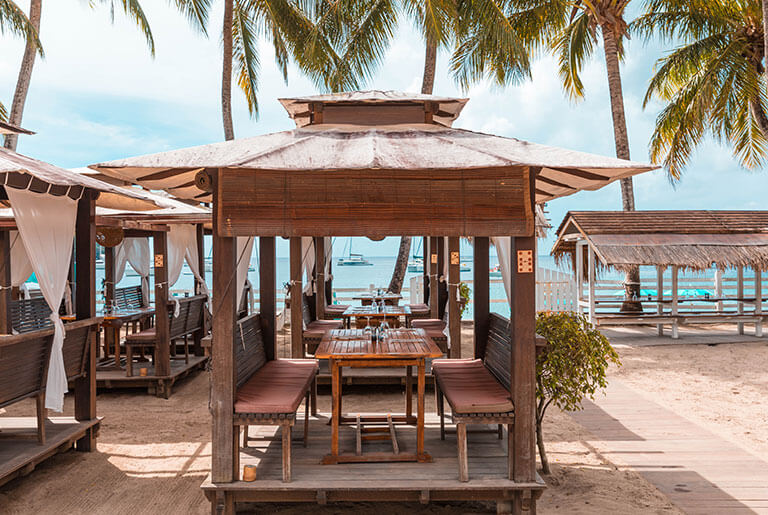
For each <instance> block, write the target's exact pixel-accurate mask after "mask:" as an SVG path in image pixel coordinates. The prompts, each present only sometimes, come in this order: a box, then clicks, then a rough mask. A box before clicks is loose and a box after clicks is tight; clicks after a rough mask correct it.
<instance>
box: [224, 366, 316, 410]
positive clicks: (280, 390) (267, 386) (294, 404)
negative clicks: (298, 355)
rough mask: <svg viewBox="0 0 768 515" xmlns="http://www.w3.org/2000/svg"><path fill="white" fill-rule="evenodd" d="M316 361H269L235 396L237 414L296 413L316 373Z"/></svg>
mask: <svg viewBox="0 0 768 515" xmlns="http://www.w3.org/2000/svg"><path fill="white" fill-rule="evenodd" d="M317 370H318V366H317V361H315V360H313V359H278V360H272V361H268V362H267V363H265V364H264V366H263V367H261V368H260V369H259V370H257V371H256V373H254V374H253V375H252V376H251V378H250V379H249V380H248V381H247V382H246V383H245V384H244V385H243V386H242V387H240V388H238V389H237V393H236V395H235V413H258V414H269V413H291V414H292V413H296V410H297V409H298V408H299V404H301V400H302V399H303V398H304V395H305V394H306V392H307V389H308V388H309V385H310V384H311V383H312V379H313V378H314V377H315V374H316V373H317Z"/></svg>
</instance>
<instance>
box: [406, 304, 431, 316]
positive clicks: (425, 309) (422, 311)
mask: <svg viewBox="0 0 768 515" xmlns="http://www.w3.org/2000/svg"><path fill="white" fill-rule="evenodd" d="M408 307H409V308H411V315H422V316H423V315H429V306H427V305H426V304H408Z"/></svg>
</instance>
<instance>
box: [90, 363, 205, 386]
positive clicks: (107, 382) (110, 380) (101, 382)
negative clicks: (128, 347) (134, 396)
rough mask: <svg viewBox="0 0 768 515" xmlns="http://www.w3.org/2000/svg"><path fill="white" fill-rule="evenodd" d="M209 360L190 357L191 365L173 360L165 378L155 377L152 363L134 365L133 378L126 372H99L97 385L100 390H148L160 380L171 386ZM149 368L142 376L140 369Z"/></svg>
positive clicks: (97, 373)
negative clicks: (168, 373) (167, 382)
mask: <svg viewBox="0 0 768 515" xmlns="http://www.w3.org/2000/svg"><path fill="white" fill-rule="evenodd" d="M207 359H208V358H207V357H205V356H194V355H190V356H189V363H184V360H183V359H171V372H170V375H169V376H167V377H165V378H160V377H158V376H155V375H154V372H155V369H154V367H153V366H152V362H151V361H149V362H146V363H144V364H142V363H138V364H134V374H135V375H133V376H131V377H128V376H126V375H125V370H97V371H96V385H97V387H98V388H146V387H148V386H152V385H156V384H157V383H158V380H159V379H168V380H170V382H171V384H173V383H174V382H176V381H177V380H179V379H181V378H182V377H184V376H186V375H187V374H189V373H191V372H193V371H194V370H196V369H200V368H202V367H203V365H204V364H205V362H206V360H207ZM144 367H146V368H147V375H146V376H140V375H139V369H140V368H144Z"/></svg>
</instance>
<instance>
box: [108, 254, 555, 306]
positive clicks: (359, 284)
mask: <svg viewBox="0 0 768 515" xmlns="http://www.w3.org/2000/svg"><path fill="white" fill-rule="evenodd" d="M366 259H367V260H368V261H370V262H371V266H337V264H336V258H334V263H333V285H334V288H360V289H366V290H367V289H368V288H369V286H370V285H371V284H372V285H374V287H375V288H382V289H386V288H387V286H388V285H389V280H390V278H391V276H392V270H393V269H394V265H395V259H396V258H395V257H394V256H366ZM539 259H540V261H539V266H545V267H549V268H555V264H554V261H553V260H552V258H551V256H540V257H539ZM489 261H490V264H491V266H492V267H493V266H495V265H496V264H498V259H497V257H496V255H495V253H494V252H493V250H491V255H490V256H489ZM462 262H466V263H469V264H470V265H471V263H472V255H471V254H470V255H463V256H462ZM251 264H252V266H253V268H254V271H251V272H249V273H248V278H249V280H250V281H251V283H252V284H253V285H254V287H257V288H258V285H259V274H258V271H257V270H258V266H259V263H258V256H256V255H254V256H253V258H252V259H251ZM133 274H135V272H133V271H132V270H131V268H130V265H129V266H127V267H126V275H125V276H124V277H123V279H122V280H121V281H120V283H119V284H118V286H119V287H122V286H131V285H136V284H139V277H138V276H136V275H133ZM417 275H420V273H417V272H408V273H407V274H406V277H405V282H404V285H403V286H404V287H409V285H410V282H409V281H410V278H411V277H414V276H417ZM461 278H462V280H465V281H471V280H472V278H473V277H472V271H471V270H464V271H462V273H461ZM103 279H104V270H103V269H102V270H97V271H96V284H97V285H98V286H101V285H102V281H103ZM150 280H151V278H150ZM289 280H290V263H289V259H288V257H285V256H283V257H281V256H278V258H277V287H278V297H280V296H281V295H280V289H281V287H282V285H284V284H286V283H288V282H289ZM491 281H497V282H492V283H491V288H490V298H491V311H494V312H497V313H499V314H502V315H504V316H509V306H508V305H507V303H506V296H505V294H504V286H503V284H501V278H493V277H492V278H491ZM206 282H207V283H208V285H209V287H210V285H211V284H212V274H211V272H207V273H206ZM193 286H194V276H193V275H192V273H191V272H190V271H189V269H188V268H187V266H186V264H185V265H184V269H183V270H182V274H181V276H180V277H179V280H178V282H177V283H176V284H175V285H173V286H172V287H171V290H182V291H183V290H188V291H190V292H191V291H192V288H193ZM470 287H471V285H470ZM337 295H338V296H339V297H343V296H347V297H349V296H351V295H352V294H351V293H350V292H338V294H337ZM472 316H473V314H472V304H471V303H470V304H469V305H468V306H467V308H466V309H465V310H464V314H463V316H462V318H464V319H471V318H472Z"/></svg>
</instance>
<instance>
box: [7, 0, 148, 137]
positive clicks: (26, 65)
mask: <svg viewBox="0 0 768 515" xmlns="http://www.w3.org/2000/svg"><path fill="white" fill-rule="evenodd" d="M95 2H98V3H100V4H103V5H108V6H109V8H110V13H111V15H112V19H113V20H114V13H115V8H116V7H117V6H118V4H121V5H122V8H123V11H124V12H125V14H127V15H128V16H129V17H131V18H133V20H134V21H135V22H136V24H137V25H138V26H139V29H141V31H142V33H143V34H144V37H145V38H146V40H147V44H148V45H149V48H150V51H151V52H152V55H153V56H154V54H155V42H154V40H153V39H152V31H151V30H150V28H149V23H148V22H147V19H146V18H145V16H144V11H143V10H142V9H141V5H140V4H139V0H92V1H91V4H92V5H93V4H94V3H95ZM42 4H43V1H42V0H30V3H29V20H28V21H27V22H24V25H26V24H27V23H28V28H27V30H25V31H24V34H25V35H26V39H27V45H26V47H25V48H24V55H23V57H22V59H21V67H20V68H19V76H18V78H17V79H16V90H15V92H14V94H13V103H12V104H11V115H10V117H9V118H8V121H9V122H10V123H11V124H13V125H17V126H20V125H21V120H22V117H23V115H24V105H25V104H26V101H27V93H28V92H29V85H30V83H31V82H32V69H33V68H34V66H35V57H36V56H37V54H40V56H41V57H42V55H43V54H42V47H41V45H40V40H39V39H38V34H39V33H40V18H41V16H42V8H43V5H42ZM6 9H8V10H9V12H14V13H15V14H14V16H16V19H17V22H18V21H21V22H23V20H22V19H21V18H20V16H21V15H23V12H22V11H21V10H20V9H18V6H16V4H15V3H14V2H12V1H11V0H0V12H2V13H5V12H6ZM0 16H3V14H0ZM24 18H26V17H24ZM15 26H16V27H17V29H18V28H19V27H21V26H19V25H15ZM17 143H18V135H17V134H7V135H6V136H5V148H8V149H11V150H16V144H17Z"/></svg>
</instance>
